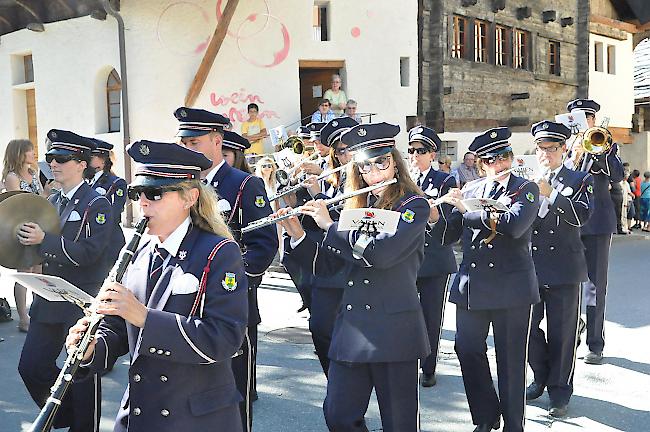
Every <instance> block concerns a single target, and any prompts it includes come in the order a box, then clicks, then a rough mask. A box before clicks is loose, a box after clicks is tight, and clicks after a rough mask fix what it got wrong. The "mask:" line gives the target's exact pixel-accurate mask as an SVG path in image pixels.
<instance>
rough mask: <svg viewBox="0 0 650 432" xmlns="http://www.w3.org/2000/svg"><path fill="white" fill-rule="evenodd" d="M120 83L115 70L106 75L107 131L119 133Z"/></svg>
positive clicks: (120, 110) (120, 111)
mask: <svg viewBox="0 0 650 432" xmlns="http://www.w3.org/2000/svg"><path fill="white" fill-rule="evenodd" d="M121 92H122V81H121V80H120V76H119V75H118V74H117V72H116V71H115V69H113V70H112V71H111V73H110V74H108V80H106V100H107V102H108V131H109V132H119V131H120V126H121V124H120V123H121V117H122V108H121V105H120V98H121V95H122V93H121Z"/></svg>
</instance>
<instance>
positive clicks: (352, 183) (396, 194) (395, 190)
mask: <svg viewBox="0 0 650 432" xmlns="http://www.w3.org/2000/svg"><path fill="white" fill-rule="evenodd" d="M390 155H391V156H392V158H393V162H394V163H395V178H396V179H397V183H394V184H392V185H390V186H387V187H386V190H385V191H384V193H382V194H381V197H380V198H379V201H377V204H376V205H375V207H376V208H379V209H384V210H392V208H393V207H394V206H395V204H396V203H397V201H398V200H399V199H400V198H402V197H403V196H404V195H408V194H415V195H424V193H423V192H422V190H421V189H420V188H419V187H418V186H417V185H416V184H415V182H414V181H413V180H411V177H410V176H409V172H408V169H407V168H406V164H405V163H404V160H403V159H402V155H401V154H400V152H399V151H398V150H397V149H396V148H393V149H392V150H391V152H390ZM347 171H348V172H347V179H346V183H345V191H346V192H352V191H356V190H359V189H361V188H364V187H366V186H368V183H366V182H365V181H364V180H363V177H362V175H361V172H360V171H359V168H357V164H355V163H352V164H350V166H348V170H347ZM367 206H368V194H367V193H365V194H361V195H357V196H355V197H352V198H349V199H348V200H347V201H346V202H345V208H346V209H353V208H364V207H367Z"/></svg>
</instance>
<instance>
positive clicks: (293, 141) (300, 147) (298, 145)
mask: <svg viewBox="0 0 650 432" xmlns="http://www.w3.org/2000/svg"><path fill="white" fill-rule="evenodd" d="M279 147H280V149H286V148H288V149H291V150H293V152H294V153H295V154H303V153H304V152H305V151H310V150H313V149H314V146H306V145H305V144H304V143H303V142H302V138H300V137H299V136H297V135H292V136H290V137H289V138H287V140H286V141H283V142H281V143H280V144H279Z"/></svg>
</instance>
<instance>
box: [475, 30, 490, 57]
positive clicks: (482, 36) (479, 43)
mask: <svg viewBox="0 0 650 432" xmlns="http://www.w3.org/2000/svg"><path fill="white" fill-rule="evenodd" d="M487 32H488V23H486V22H485V21H479V20H476V21H474V61H476V62H479V63H487V61H488V55H487V54H488V51H487Z"/></svg>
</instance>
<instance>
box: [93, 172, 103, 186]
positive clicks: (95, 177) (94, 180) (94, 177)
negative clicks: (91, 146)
mask: <svg viewBox="0 0 650 432" xmlns="http://www.w3.org/2000/svg"><path fill="white" fill-rule="evenodd" d="M103 174H104V171H103V170H99V171H97V172H96V173H95V175H94V176H93V179H92V180H91V182H90V184H95V183H96V182H97V180H99V178H100V177H101V176H102V175H103Z"/></svg>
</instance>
